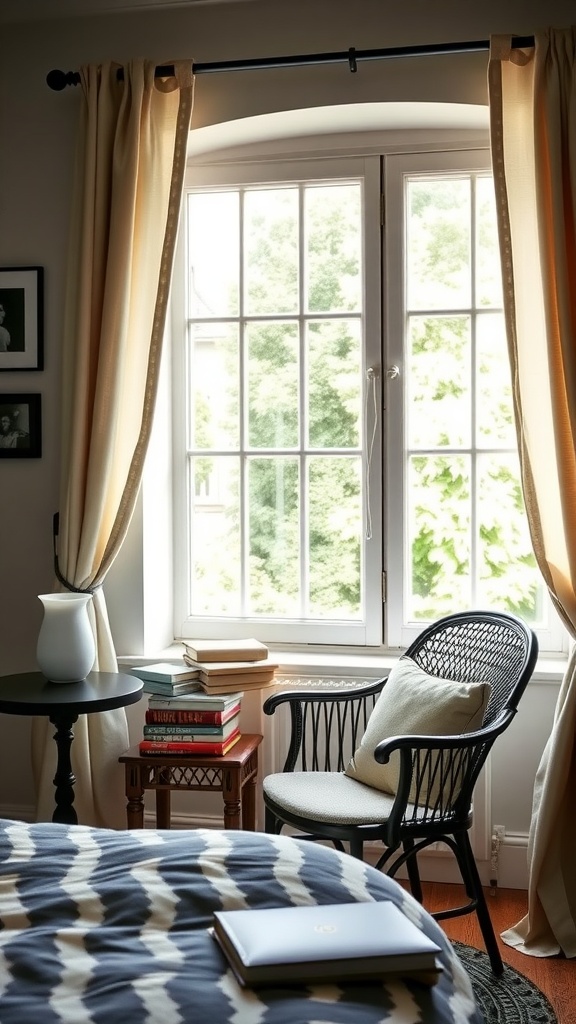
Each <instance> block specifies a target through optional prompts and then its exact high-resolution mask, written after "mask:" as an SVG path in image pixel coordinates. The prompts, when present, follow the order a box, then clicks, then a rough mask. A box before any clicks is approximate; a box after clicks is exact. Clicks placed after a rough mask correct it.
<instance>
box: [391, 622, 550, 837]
mask: <svg viewBox="0 0 576 1024" xmlns="http://www.w3.org/2000/svg"><path fill="white" fill-rule="evenodd" d="M406 656H407V657H410V658H412V659H413V660H414V661H415V662H416V663H417V664H418V665H419V666H420V667H421V668H422V669H424V670H425V671H426V672H428V673H430V675H433V676H441V677H443V678H444V679H452V680H454V681H455V682H487V683H489V684H490V686H491V695H490V700H489V702H488V706H487V708H486V711H485V714H484V720H483V722H482V726H481V729H480V730H477V731H476V732H475V733H470V734H468V735H465V736H460V737H452V738H450V737H446V738H445V739H444V738H443V737H429V738H428V739H425V740H413V739H412V738H411V737H410V736H406V737H401V738H399V739H398V741H397V742H394V741H390V743H387V742H386V741H384V743H382V744H379V745H378V747H377V749H376V752H375V756H376V760H378V761H381V759H382V755H383V753H384V750H385V748H386V747H387V746H389V747H391V746H392V744H393V746H394V749H395V750H397V751H398V753H399V754H400V764H401V767H400V780H399V785H398V790H397V798H396V801H395V805H394V808H393V811H392V813H391V814H390V817H389V820H388V837H387V842H388V843H389V845H395V844H396V843H397V842H398V841H399V837H400V835H401V834H404V835H406V834H407V833H408V832H415V833H416V834H417V835H428V836H432V837H433V836H434V834H435V833H440V832H443V831H444V830H445V829H446V827H448V826H451V827H457V826H458V825H459V826H460V827H468V825H467V823H469V815H470V807H471V802H472V793H473V790H474V786H475V784H476V781H477V779H478V776H479V774H480V771H481V769H482V767H483V765H484V763H485V761H486V758H487V757H488V754H489V752H490V750H491V748H492V746H493V744H494V741H495V739H496V737H497V736H498V735H500V733H501V732H503V731H504V730H505V729H506V728H507V727H508V725H509V724H510V722H511V721H512V719H513V717H514V715H515V713H516V709H517V706H518V702H519V700H520V697H521V696H522V694H523V692H524V690H525V689H526V686H527V684H528V681H529V679H530V677H531V675H532V672H533V670H534V667H535V664H536V659H537V657H538V641H537V639H536V636H535V634H534V633H533V632H532V630H531V629H529V628H528V626H527V625H526V624H525V623H524V622H522V620H521V619H518V618H516V617H515V616H513V615H509V614H507V613H502V612H488V611H470V612H457V613H455V614H454V615H448V616H445V617H444V618H442V619H439V620H438V621H437V622H435V623H433V624H432V625H431V626H429V627H427V628H426V629H424V630H423V631H422V633H421V634H420V635H419V636H418V637H417V638H416V640H415V641H414V643H413V644H411V645H410V647H409V648H408V649H407V651H406ZM498 719H500V721H498Z"/></svg>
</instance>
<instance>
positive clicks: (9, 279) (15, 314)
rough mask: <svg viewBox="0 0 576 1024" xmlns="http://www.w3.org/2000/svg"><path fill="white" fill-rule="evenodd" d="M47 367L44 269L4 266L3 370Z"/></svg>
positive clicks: (0, 278)
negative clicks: (45, 362) (45, 353)
mask: <svg viewBox="0 0 576 1024" xmlns="http://www.w3.org/2000/svg"><path fill="white" fill-rule="evenodd" d="M43 368H44V270H43V268H42V267H0V371H2V370H42V369H43Z"/></svg>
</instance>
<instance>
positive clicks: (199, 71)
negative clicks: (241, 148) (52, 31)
mask: <svg viewBox="0 0 576 1024" xmlns="http://www.w3.org/2000/svg"><path fill="white" fill-rule="evenodd" d="M531 46H534V36H514V37H513V38H512V47H513V48H514V49H518V48H524V47H531ZM489 49H490V40H489V39H478V40H476V42H469V43H429V44H425V45H422V46H389V47H384V48H383V49H378V50H356V49H354V47H353V46H351V47H350V49H349V50H342V51H340V52H339V53H308V54H297V55H295V56H293V57H251V58H249V59H248V60H221V61H211V62H208V63H206V64H193V71H194V74H195V75H210V74H213V73H215V72H220V71H260V70H262V69H264V68H293V67H304V66H305V65H310V64H341V63H346V64H348V67H349V69H350V71H352V72H354V71H357V70H358V62H359V61H362V60H387V59H389V58H391V57H428V56H430V55H432V54H446V53H478V52H479V51H486V50H489ZM117 74H118V78H119V80H121V79H122V78H123V77H124V73H123V71H122V68H118V72H117ZM173 74H174V65H173V64H161V65H159V66H158V67H157V68H156V77H157V78H169V77H170V76H171V75H173ZM46 82H47V83H48V85H49V86H50V88H51V89H55V90H56V91H57V92H60V91H61V90H62V89H65V88H66V86H67V85H79V84H80V75H79V73H78V72H77V71H49V72H48V74H47V75H46Z"/></svg>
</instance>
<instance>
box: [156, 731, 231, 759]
mask: <svg viewBox="0 0 576 1024" xmlns="http://www.w3.org/2000/svg"><path fill="white" fill-rule="evenodd" d="M239 739H240V733H238V735H237V736H229V737H228V739H227V740H225V741H224V743H184V742H178V743H177V742H174V743H172V742H170V741H169V740H162V741H161V740H141V741H140V743H139V744H138V749H139V750H140V753H141V754H176V755H178V754H216V755H219V754H226V753H228V751H229V750H230V749H231V748H232V747H233V746H234V744H235V743H236V742H237V741H238V740H239Z"/></svg>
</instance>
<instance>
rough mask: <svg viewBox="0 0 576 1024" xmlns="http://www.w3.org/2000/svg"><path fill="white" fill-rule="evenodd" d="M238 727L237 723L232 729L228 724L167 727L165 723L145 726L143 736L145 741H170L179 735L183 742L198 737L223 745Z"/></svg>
mask: <svg viewBox="0 0 576 1024" xmlns="http://www.w3.org/2000/svg"><path fill="white" fill-rule="evenodd" d="M237 726H238V723H237V722H235V723H232V724H231V727H230V728H228V726H227V725H226V724H225V725H198V723H195V724H193V725H183V724H182V723H180V725H166V724H165V723H163V722H154V723H151V724H146V725H145V726H144V729H143V734H144V739H159V740H169V739H172V737H173V736H176V734H178V738H179V739H183V740H191V739H195V738H196V737H199V738H201V739H204V737H206V739H207V740H208V741H209V742H214V743H216V742H219V743H221V742H222V741H223V740H225V739H227V738H228V736H229V735H230V734H231V733H232V732H234V731H235V728H237ZM225 729H227V732H225V731H224V730H225Z"/></svg>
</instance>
